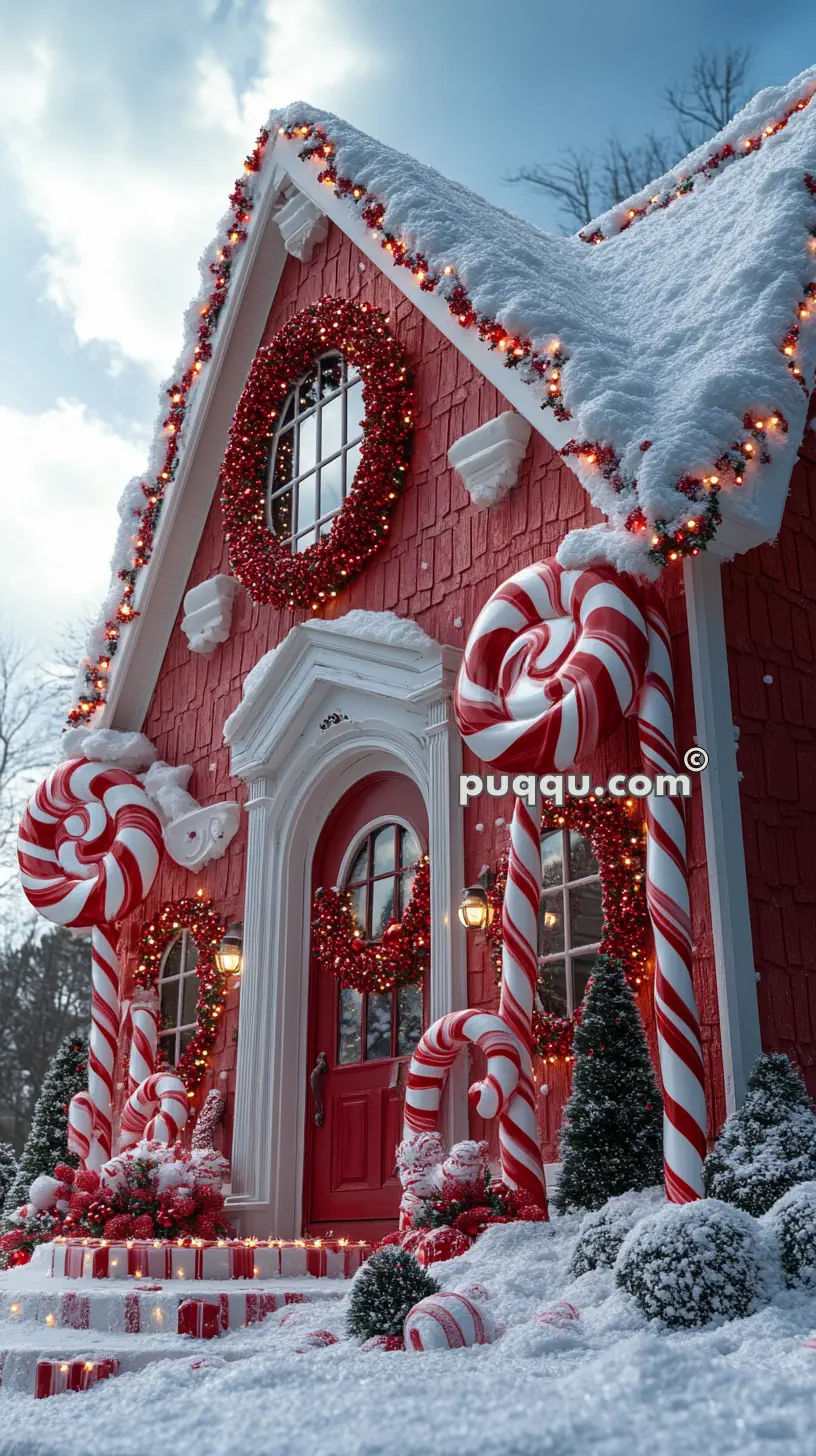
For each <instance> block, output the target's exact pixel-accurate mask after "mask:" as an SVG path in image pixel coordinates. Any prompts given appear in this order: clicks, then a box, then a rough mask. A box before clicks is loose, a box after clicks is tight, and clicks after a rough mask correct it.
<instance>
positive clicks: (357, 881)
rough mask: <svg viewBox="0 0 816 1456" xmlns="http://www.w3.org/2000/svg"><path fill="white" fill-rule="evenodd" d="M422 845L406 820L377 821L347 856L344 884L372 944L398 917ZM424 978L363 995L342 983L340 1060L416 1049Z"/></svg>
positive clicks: (376, 1057)
mask: <svg viewBox="0 0 816 1456" xmlns="http://www.w3.org/2000/svg"><path fill="white" fill-rule="evenodd" d="M421 854H422V848H421V845H420V843H419V840H418V838H417V836H416V834H415V833H414V831H413V829H410V828H408V826H407V825H405V824H398V823H393V822H391V823H386V824H378V825H376V826H374V827H373V828H370V829H367V830H365V831H364V832H363V834H362V836H361V837H360V838H359V839H358V840H357V841H356V842H355V844H354V846H353V849H352V852H351V854H350V855H349V856H348V859H347V863H348V868H347V870H346V873H345V874H344V876H343V888H344V889H346V890H348V891H349V892H350V894H351V896H352V901H353V905H354V918H355V920H356V921H357V924H358V925H359V927H360V929H361V930H362V932H363V936H364V938H365V940H366V941H367V942H368V944H369V945H375V944H377V943H378V942H379V941H380V940H381V939H382V935H383V931H384V930H385V927H386V926H387V925H388V924H389V923H390V921H392V920H399V919H400V918H401V916H402V912H403V911H404V909H405V907H406V905H407V904H408V901H409V900H410V898H411V889H412V887H413V883H414V866H415V865H416V863H417V860H418V859H419V857H420V855H421ZM422 991H423V988H422V984H421V983H417V982H411V983H410V984H408V985H406V986H398V987H397V988H396V989H395V990H393V991H383V992H377V991H369V992H368V993H367V995H365V996H364V995H363V994H362V992H360V991H355V990H354V989H353V988H352V987H350V986H342V987H341V988H340V1000H339V1012H338V1027H337V1061H338V1063H343V1064H345V1063H349V1062H361V1061H366V1062H371V1061H377V1060H379V1059H381V1058H384V1057H393V1056H397V1057H402V1056H407V1055H408V1054H409V1053H411V1052H413V1050H414V1047H415V1046H416V1044H417V1042H418V1041H419V1038H420V1036H421V1034H422Z"/></svg>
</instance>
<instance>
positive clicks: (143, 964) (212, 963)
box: [135, 899, 227, 1093]
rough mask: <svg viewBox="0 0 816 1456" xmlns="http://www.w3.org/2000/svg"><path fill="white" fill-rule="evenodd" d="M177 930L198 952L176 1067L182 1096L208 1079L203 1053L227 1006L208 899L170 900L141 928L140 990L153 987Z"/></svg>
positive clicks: (218, 930)
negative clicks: (186, 1035) (185, 1037)
mask: <svg viewBox="0 0 816 1456" xmlns="http://www.w3.org/2000/svg"><path fill="white" fill-rule="evenodd" d="M182 930H186V931H188V933H189V934H190V936H191V937H192V940H193V943H194V944H195V948H196V950H197V951H198V964H197V965H196V975H197V977H198V1003H197V1005H196V1029H195V1034H194V1036H193V1037H192V1039H191V1040H190V1041H189V1042H188V1043H187V1046H186V1047H185V1048H184V1051H183V1052H182V1054H181V1056H180V1057H179V1061H178V1065H177V1067H176V1071H177V1072H178V1075H179V1076H180V1077H181V1078H182V1080H183V1081H184V1083H185V1084H186V1087H187V1091H188V1092H190V1093H192V1092H194V1091H195V1090H196V1088H197V1087H199V1086H200V1084H201V1082H202V1081H203V1080H204V1077H205V1076H206V1074H207V1065H208V1053H209V1051H210V1048H211V1047H212V1045H213V1042H214V1041H215V1038H216V1034H217V1032H218V1024H219V1019H220V1017H221V1015H222V1013H223V1011H224V1007H225V1005H226V1001H227V977H226V976H225V975H224V974H223V972H222V971H220V970H219V969H218V963H217V961H216V959H215V956H216V951H217V950H218V948H219V946H220V944H221V940H222V937H223V935H224V930H225V926H224V924H223V922H222V921H221V920H220V919H219V917H218V915H217V914H216V913H215V911H214V910H213V908H212V901H211V900H204V899H195V900H170V901H169V902H168V903H167V904H165V905H162V907H161V909H160V910H159V913H158V915H154V917H153V919H152V920H150V921H148V922H147V924H146V925H145V926H144V927H143V929H142V937H141V941H140V944H139V965H138V969H137V971H136V976H135V980H136V983H137V985H139V986H147V987H150V988H151V989H153V988H155V986H156V985H157V983H158V979H159V971H160V969H161V961H162V956H163V955H164V952H165V950H166V949H167V946H168V945H169V943H170V941H171V940H173V939H174V937H175V936H176V935H178V934H179V932H180V931H182Z"/></svg>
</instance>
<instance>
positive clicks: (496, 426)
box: [448, 410, 532, 506]
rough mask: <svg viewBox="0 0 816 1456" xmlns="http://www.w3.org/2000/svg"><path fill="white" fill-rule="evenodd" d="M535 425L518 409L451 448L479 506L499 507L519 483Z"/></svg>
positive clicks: (451, 460)
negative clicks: (522, 465) (520, 471)
mask: <svg viewBox="0 0 816 1456" xmlns="http://www.w3.org/2000/svg"><path fill="white" fill-rule="evenodd" d="M531 428H532V427H531V425H530V423H529V421H528V420H525V419H524V418H523V416H522V415H517V414H516V413H515V411H514V410H505V412H504V414H501V415H497V416H496V418H495V419H493V420H488V422H487V424H486V425H480V426H479V428H478V430H471V432H470V434H469V435H462V437H461V438H460V439H459V440H456V441H454V443H453V444H452V445H451V447H450V449H449V451H448V464H449V465H451V466H453V469H454V470H455V471H456V472H457V474H458V475H461V477H462V480H463V481H464V485H465V489H466V491H467V492H468V495H469V496H470V498H471V500H472V501H473V504H474V505H475V506H496V505H498V504H499V502H500V501H503V500H504V497H505V496H506V495H507V494H508V492H509V491H511V490H512V489H513V487H514V486H516V485H517V484H518V476H519V470H520V468H521V462H522V460H523V459H524V457H525V455H526V454H527V445H528V443H529V440H530V432H531Z"/></svg>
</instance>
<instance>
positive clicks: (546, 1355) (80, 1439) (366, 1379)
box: [0, 1218, 816, 1456]
mask: <svg viewBox="0 0 816 1456" xmlns="http://www.w3.org/2000/svg"><path fill="white" fill-rule="evenodd" d="M579 1223H580V1219H578V1218H565V1219H556V1220H554V1221H553V1223H552V1224H551V1225H550V1226H546V1225H540V1224H538V1225H536V1224H523V1223H520V1224H515V1225H508V1226H504V1227H496V1228H493V1229H491V1230H489V1231H488V1232H487V1233H486V1234H485V1235H483V1237H482V1238H481V1239H480V1240H479V1241H478V1242H477V1244H476V1245H474V1247H473V1249H472V1250H471V1251H470V1252H469V1253H468V1254H467V1255H464V1256H463V1257H462V1258H460V1259H456V1260H452V1261H451V1262H450V1263H448V1264H437V1265H435V1266H434V1271H433V1272H434V1273H435V1274H436V1275H437V1276H438V1277H439V1278H440V1281H441V1283H442V1285H443V1287H448V1288H451V1287H455V1286H456V1285H461V1284H464V1283H466V1282H472V1281H473V1280H479V1281H481V1282H483V1283H484V1284H485V1285H486V1286H487V1287H488V1288H489V1289H490V1290H491V1292H492V1294H493V1300H492V1305H493V1309H494V1311H495V1313H496V1315H497V1317H498V1318H499V1319H504V1320H506V1321H507V1324H508V1329H507V1333H506V1334H505V1335H504V1336H503V1338H502V1339H500V1340H499V1341H498V1342H497V1344H495V1345H493V1346H488V1347H481V1348H477V1349H472V1350H458V1351H450V1352H447V1353H442V1352H440V1353H438V1354H416V1353H411V1354H408V1353H406V1354H402V1353H400V1354H382V1353H374V1354H361V1353H360V1351H359V1349H358V1347H357V1346H356V1345H354V1344H351V1343H349V1342H345V1341H344V1342H342V1343H340V1344H339V1345H335V1346H332V1347H330V1348H327V1349H320V1350H314V1351H310V1352H309V1353H307V1354H297V1353H295V1351H296V1347H297V1345H298V1344H300V1343H302V1340H303V1335H304V1333H305V1332H306V1331H308V1330H315V1329H320V1328H325V1329H330V1330H334V1331H335V1332H336V1333H337V1334H342V1328H343V1305H342V1304H339V1303H338V1304H330V1303H325V1304H312V1305H310V1306H308V1307H306V1306H300V1307H295V1313H294V1315H292V1314H291V1312H290V1318H289V1319H288V1320H287V1322H286V1324H285V1325H283V1326H282V1325H281V1318H282V1315H281V1313H279V1314H276V1315H273V1316H271V1317H270V1318H269V1319H268V1320H267V1321H266V1323H265V1324H264V1325H263V1327H262V1328H260V1329H259V1330H258V1332H257V1348H258V1353H257V1354H255V1355H252V1356H251V1357H250V1358H248V1359H246V1360H243V1361H240V1362H238V1363H236V1364H232V1365H220V1364H218V1363H217V1361H218V1356H219V1347H220V1348H221V1350H222V1351H225V1350H226V1348H227V1347H228V1344H229V1341H230V1340H231V1339H233V1338H241V1339H243V1340H246V1336H247V1333H248V1332H246V1331H244V1332H241V1335H240V1336H229V1335H227V1336H225V1337H223V1338H222V1340H220V1341H218V1340H214V1341H210V1342H208V1343H207V1344H206V1345H204V1344H203V1342H202V1343H198V1344H197V1345H196V1346H195V1348H194V1350H191V1358H200V1357H201V1355H202V1354H206V1355H207V1356H209V1357H212V1358H213V1359H214V1360H215V1361H216V1363H215V1364H214V1365H212V1366H209V1367H206V1368H204V1369H201V1370H198V1371H195V1370H193V1369H191V1368H190V1366H189V1365H188V1363H187V1362H186V1361H183V1362H169V1361H162V1362H160V1363H157V1364H155V1365H152V1366H151V1367H149V1368H148V1369H147V1370H145V1371H143V1372H140V1373H138V1374H131V1375H123V1376H119V1377H118V1378H117V1379H115V1380H111V1381H109V1382H108V1383H107V1384H104V1385H100V1386H98V1387H96V1389H94V1390H91V1391H89V1392H87V1393H84V1394H69V1395H61V1396H57V1397H53V1398H51V1399H48V1400H42V1401H34V1400H32V1399H31V1398H29V1397H24V1396H6V1397H5V1398H4V1399H3V1400H2V1402H0V1456H161V1453H162V1452H172V1453H173V1456H193V1453H195V1456H228V1453H229V1456H232V1453H234V1456H318V1453H321V1456H323V1453H326V1456H381V1453H382V1456H385V1453H389V1456H390V1453H395V1456H396V1453H399V1456H471V1453H479V1456H549V1453H550V1452H552V1453H553V1456H555V1453H558V1456H572V1453H582V1456H583V1453H585V1452H586V1453H589V1452H591V1453H592V1456H641V1453H643V1456H645V1453H648V1456H681V1453H682V1456H688V1453H689V1452H693V1453H696V1456H709V1453H717V1456H730V1453H737V1452H739V1453H740V1456H760V1453H761V1456H765V1453H771V1456H773V1453H775V1452H779V1453H782V1452H784V1453H785V1456H805V1453H807V1456H812V1453H813V1452H814V1450H816V1434H814V1413H816V1350H805V1349H803V1348H802V1345H803V1341H804V1340H805V1339H806V1337H807V1336H808V1335H809V1334H810V1333H811V1331H812V1330H813V1329H814V1327H816V1298H814V1297H813V1296H809V1295H805V1294H799V1293H797V1294H793V1293H790V1292H780V1293H778V1294H777V1295H776V1296H775V1298H774V1300H773V1302H772V1303H771V1304H770V1305H769V1306H767V1307H765V1308H764V1309H762V1310H761V1311H760V1312H759V1313H757V1314H755V1315H753V1316H751V1317H750V1318H748V1319H743V1320H737V1321H733V1322H731V1323H729V1324H722V1325H719V1326H709V1327H707V1328H706V1329H704V1330H699V1331H694V1332H674V1333H668V1332H667V1331H665V1330H664V1329H663V1328H662V1327H659V1326H657V1325H649V1324H647V1323H646V1322H645V1321H644V1320H643V1318H642V1317H641V1316H640V1315H639V1313H638V1311H637V1309H636V1308H635V1306H634V1304H633V1303H632V1302H631V1301H630V1299H629V1298H628V1296H625V1295H623V1294H621V1293H619V1292H617V1291H616V1290H615V1287H614V1282H613V1278H612V1275H611V1273H610V1272H609V1271H606V1270H604V1271H595V1272H593V1273H590V1274H585V1275H583V1276H582V1277H581V1278H579V1279H576V1280H573V1281H570V1279H569V1276H568V1274H567V1264H568V1261H569V1257H570V1254H571V1252H572V1248H573V1246H574V1242H575V1235H576V1232H577V1228H578V1225H579ZM563 1298H566V1299H568V1300H570V1301H571V1302H572V1303H574V1304H575V1305H577V1306H578V1307H579V1309H580V1311H581V1318H580V1320H579V1321H578V1322H577V1323H575V1324H573V1325H570V1326H569V1327H566V1328H561V1329H558V1328H554V1327H552V1326H546V1325H537V1324H535V1323H534V1322H533V1318H532V1317H533V1315H534V1314H535V1312H536V1311H537V1310H541V1309H544V1308H548V1307H551V1306H552V1304H553V1303H554V1301H555V1300H557V1299H563Z"/></svg>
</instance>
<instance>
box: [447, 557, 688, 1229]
mask: <svg viewBox="0 0 816 1456" xmlns="http://www.w3.org/2000/svg"><path fill="white" fill-rule="evenodd" d="M670 646H671V638H670V633H669V629H668V624H667V622H666V619H665V614H664V612H663V608H662V605H661V603H660V599H659V597H658V596H657V594H656V592H655V591H654V589H653V588H652V587H648V586H643V585H640V584H638V583H637V582H636V581H635V580H634V579H633V578H631V577H628V576H623V575H620V574H619V573H618V572H616V571H614V570H613V569H612V568H611V567H607V566H597V567H590V568H587V569H585V570H583V571H567V570H565V569H564V568H562V567H560V566H559V565H558V563H557V562H555V561H542V562H538V563H536V564H535V565H534V566H529V567H526V568H525V569H524V570H523V571H519V572H517V573H516V574H515V576H512V577H510V578H509V579H508V581H506V582H505V583H504V584H503V585H502V586H501V587H499V589H498V591H496V592H494V593H493V596H492V597H491V598H490V600H489V601H488V602H487V603H486V605H485V606H484V608H483V609H482V611H481V612H480V614H479V616H478V618H477V620H476V622H475V624H474V627H473V630H472V632H471V634H470V637H469V639H468V643H467V647H466V648H465V656H464V660H463V663H462V667H461V669H460V672H459V679H458V681H457V685H456V696H455V710H456V716H457V720H458V723H459V728H460V731H461V733H462V736H463V738H464V740H465V742H466V743H467V744H468V746H469V747H470V748H471V749H472V751H473V752H474V753H475V754H477V755H478V757H479V758H481V759H482V760H483V761H484V762H486V763H489V764H493V765H495V766H496V767H499V768H502V769H506V770H511V771H512V770H518V771H520V772H526V773H537V774H547V773H560V772H564V771H566V770H569V769H571V768H573V767H574V766H575V765H576V764H577V763H579V762H581V761H582V760H583V759H586V758H587V757H589V756H590V755H591V754H592V753H594V751H595V749H596V748H597V746H598V744H599V743H600V742H601V741H603V740H604V739H605V738H608V737H609V736H610V734H611V733H613V732H614V730H615V729H616V728H617V726H618V724H619V723H620V721H621V719H622V718H623V715H624V714H625V713H627V712H628V711H630V710H635V711H636V712H637V716H638V729H639V735H640V747H641V755H642V760H643V766H644V770H645V771H646V772H647V773H650V774H651V773H653V772H656V771H661V772H662V771H664V770H665V771H666V772H669V773H676V772H677V771H678V760H677V751H676V747H675V742H674V696H673V686H672V668H671V650H670ZM646 812H647V824H648V829H649V843H648V849H647V863H646V891H647V902H648V906H649V913H650V916H651V920H652V925H653V928H654V934H655V954H656V960H657V972H656V977H655V997H656V1005H657V1026H658V1043H659V1051H660V1067H661V1073H662V1078H663V1086H664V1095H665V1118H664V1162H665V1178H666V1192H667V1195H668V1197H669V1198H670V1199H671V1200H672V1201H674V1202H686V1201H689V1200H691V1199H693V1198H696V1197H699V1196H700V1194H701V1193H702V1159H703V1156H704V1153H705V1131H706V1109H705V1092H704V1082H703V1064H702V1051H701V1041H700V1030H699V1022H698V1017H697V1009H696V1005H695V1001H694V993H693V989H692V983H691V936H690V918H689V895H688V869H687V864H686V834H685V816H684V812H683V807H682V801H681V800H674V799H670V798H668V797H656V796H650V797H649V799H648V800H647V808H646ZM529 934H530V936H531V937H532V935H533V930H532V927H530V930H529ZM522 940H523V937H522ZM536 944H537V942H536V941H535V940H533V939H532V938H531V939H530V941H529V947H528V949H529V950H530V951H532V949H533V947H534V946H536ZM516 949H518V945H517V946H516ZM518 984H521V982H520V980H519V982H518ZM513 996H514V997H515V992H513ZM503 1000H506V1005H505V1008H504V1009H505V1012H506V1013H507V1014H508V1015H510V1000H509V997H508V998H504V997H503ZM525 1006H526V1003H525ZM511 1024H512V1020H511Z"/></svg>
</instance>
